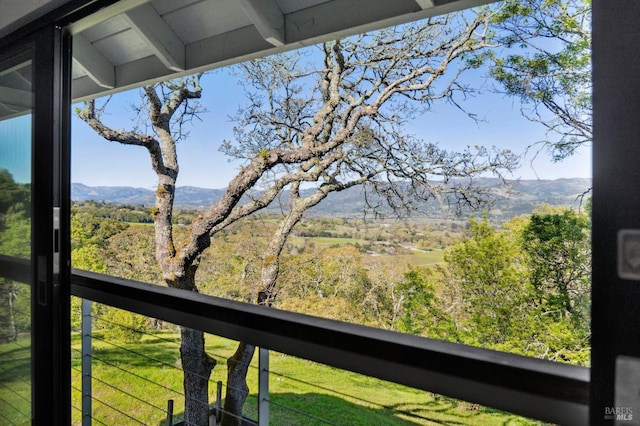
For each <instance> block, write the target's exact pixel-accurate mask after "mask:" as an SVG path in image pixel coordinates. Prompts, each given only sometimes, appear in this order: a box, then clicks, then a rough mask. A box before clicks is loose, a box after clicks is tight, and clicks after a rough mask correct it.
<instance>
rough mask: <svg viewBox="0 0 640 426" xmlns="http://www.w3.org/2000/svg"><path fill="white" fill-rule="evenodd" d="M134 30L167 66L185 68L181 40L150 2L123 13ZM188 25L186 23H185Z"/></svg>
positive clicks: (175, 69) (180, 69)
mask: <svg viewBox="0 0 640 426" xmlns="http://www.w3.org/2000/svg"><path fill="white" fill-rule="evenodd" d="M123 16H124V17H125V19H126V20H128V21H129V23H130V24H131V29H132V30H133V31H135V32H136V33H137V34H138V36H140V37H141V38H142V39H143V40H144V41H145V42H146V43H147V44H148V45H149V47H150V48H151V50H152V51H153V53H154V54H155V55H156V56H157V57H158V59H160V62H162V63H163V64H164V65H165V66H166V67H167V68H169V69H170V70H173V71H184V69H185V46H184V43H183V42H182V40H180V39H179V38H178V36H177V35H176V34H175V33H174V32H173V30H172V29H171V28H170V27H169V25H167V23H166V22H165V21H164V19H162V17H161V16H160V15H158V12H156V10H155V9H154V8H153V6H151V5H150V4H144V5H142V6H140V7H137V8H135V9H132V10H129V11H128V12H126V13H125V14H124V15H123ZM186 25H188V23H186Z"/></svg>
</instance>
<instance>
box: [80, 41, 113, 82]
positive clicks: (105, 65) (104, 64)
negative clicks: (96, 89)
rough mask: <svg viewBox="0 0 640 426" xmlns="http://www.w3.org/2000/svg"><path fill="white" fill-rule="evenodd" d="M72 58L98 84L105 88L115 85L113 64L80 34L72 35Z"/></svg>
mask: <svg viewBox="0 0 640 426" xmlns="http://www.w3.org/2000/svg"><path fill="white" fill-rule="evenodd" d="M73 59H74V60H75V63H76V64H77V65H79V66H80V67H81V68H82V69H84V70H85V71H86V73H87V76H88V77H89V78H90V79H91V80H93V81H94V82H95V83H96V84H97V85H98V86H100V87H104V88H105V89H113V88H114V87H115V86H116V74H115V68H114V67H113V64H112V63H111V62H110V61H109V60H108V59H107V58H105V57H104V56H103V55H102V53H100V51H99V50H98V49H97V48H96V47H95V46H94V45H93V44H91V43H90V42H89V40H87V38H86V37H84V36H83V35H82V34H76V35H75V36H73Z"/></svg>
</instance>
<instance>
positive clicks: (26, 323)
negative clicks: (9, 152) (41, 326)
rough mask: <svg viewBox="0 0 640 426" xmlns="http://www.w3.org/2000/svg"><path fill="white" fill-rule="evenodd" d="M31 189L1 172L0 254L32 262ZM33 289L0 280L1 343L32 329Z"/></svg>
mask: <svg viewBox="0 0 640 426" xmlns="http://www.w3.org/2000/svg"><path fill="white" fill-rule="evenodd" d="M30 218H31V189H30V185H29V184H21V183H18V182H16V181H15V180H14V179H13V176H12V175H11V173H9V172H8V171H7V170H5V169H0V254H2V255H6V256H13V257H19V258H23V259H29V257H30V254H31V219H30ZM30 303H31V297H30V288H29V286H28V285H26V284H21V283H16V282H14V281H11V280H8V279H6V278H0V343H2V342H7V341H14V340H16V339H17V338H18V336H19V335H20V334H22V333H28V332H29V331H30V330H31V318H30V311H31V310H30Z"/></svg>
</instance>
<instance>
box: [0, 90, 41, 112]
mask: <svg viewBox="0 0 640 426" xmlns="http://www.w3.org/2000/svg"><path fill="white" fill-rule="evenodd" d="M0 104H3V105H4V106H5V107H6V108H7V109H9V110H10V111H17V110H24V109H30V108H31V107H32V106H33V93H31V92H29V91H26V90H19V89H14V88H13V87H3V86H0ZM12 107H15V108H16V109H14V108H12Z"/></svg>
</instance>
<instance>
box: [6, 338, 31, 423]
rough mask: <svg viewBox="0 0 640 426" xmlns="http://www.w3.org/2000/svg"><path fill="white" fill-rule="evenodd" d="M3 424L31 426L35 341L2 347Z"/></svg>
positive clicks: (28, 340)
mask: <svg viewBox="0 0 640 426" xmlns="http://www.w3.org/2000/svg"><path fill="white" fill-rule="evenodd" d="M0 424H3V425H5V424H6V425H30V424H31V340H30V339H29V338H26V339H20V338H19V339H18V340H17V341H16V342H11V343H5V344H2V345H0Z"/></svg>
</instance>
